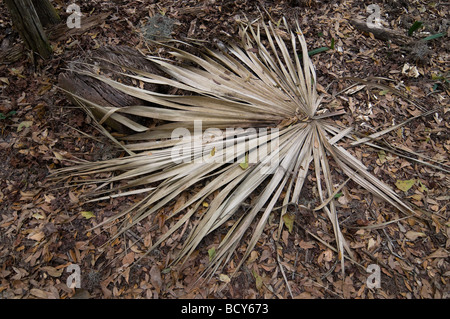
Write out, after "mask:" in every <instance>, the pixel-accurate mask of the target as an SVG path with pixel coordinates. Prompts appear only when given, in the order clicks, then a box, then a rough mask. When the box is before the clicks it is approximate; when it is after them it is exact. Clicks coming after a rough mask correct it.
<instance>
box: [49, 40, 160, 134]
mask: <svg viewBox="0 0 450 319" xmlns="http://www.w3.org/2000/svg"><path fill="white" fill-rule="evenodd" d="M108 61H110V62H108ZM117 64H119V65H126V66H128V67H134V68H136V69H139V70H141V71H146V72H151V73H154V74H158V73H160V71H159V69H157V68H156V67H155V66H154V65H153V64H152V62H150V61H149V60H147V59H146V58H145V57H144V56H143V55H142V54H141V53H140V52H138V51H136V50H135V49H132V48H130V47H126V46H108V47H103V48H100V49H98V50H96V51H93V52H91V53H90V54H89V56H88V57H83V58H81V59H79V60H77V61H72V62H70V63H69V70H68V71H67V72H64V73H61V74H60V75H59V79H58V82H59V84H58V85H59V86H60V87H61V88H62V89H64V90H66V91H68V92H70V93H72V94H74V95H77V96H79V97H81V98H84V99H86V100H89V101H91V102H94V103H96V104H98V105H101V106H103V107H116V108H121V107H126V106H131V105H145V104H148V103H147V102H145V101H142V100H140V99H138V98H135V97H132V96H131V95H128V94H125V93H123V92H121V91H119V90H116V89H114V88H113V87H111V86H109V85H108V84H105V83H104V82H101V81H98V80H96V79H94V78H92V77H90V76H86V75H82V74H80V73H78V72H76V71H82V70H85V71H91V72H95V73H97V72H101V73H102V74H104V75H107V76H109V77H111V78H113V79H116V80H117V79H118V77H120V76H119V75H118V74H117V73H116V72H114V71H119V72H123V71H124V70H123V69H121V68H120V67H119V66H118V65H117ZM121 80H122V78H121ZM146 89H149V90H152V91H156V92H161V87H160V86H159V85H156V84H146ZM68 97H69V98H70V99H71V101H72V102H73V103H74V104H76V105H79V106H81V105H80V103H82V102H80V101H79V100H77V99H76V98H74V97H73V96H72V95H70V94H68ZM84 106H87V107H89V105H87V104H86V103H84ZM90 109H91V111H92V112H93V115H94V116H95V117H96V118H97V119H98V120H100V119H101V118H102V117H103V115H104V114H100V113H99V112H97V111H95V109H94V108H91V107H90ZM127 117H128V118H130V119H132V120H136V118H135V117H134V116H132V115H127ZM105 124H106V125H108V126H110V127H112V128H113V129H115V130H116V131H119V132H122V133H129V132H130V130H129V129H128V128H127V127H125V126H124V125H123V124H121V123H119V122H117V121H115V120H114V119H112V118H108V119H107V120H106V121H105ZM140 124H146V123H140Z"/></svg>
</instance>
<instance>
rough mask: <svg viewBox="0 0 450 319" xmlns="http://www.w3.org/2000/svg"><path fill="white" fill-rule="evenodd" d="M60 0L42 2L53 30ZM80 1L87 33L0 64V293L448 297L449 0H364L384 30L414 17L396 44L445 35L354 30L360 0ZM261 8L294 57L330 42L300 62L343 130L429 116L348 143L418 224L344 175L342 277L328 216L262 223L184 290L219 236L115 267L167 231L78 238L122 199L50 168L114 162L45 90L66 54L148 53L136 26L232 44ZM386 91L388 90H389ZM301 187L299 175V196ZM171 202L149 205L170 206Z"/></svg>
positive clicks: (171, 245)
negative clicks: (297, 45)
mask: <svg viewBox="0 0 450 319" xmlns="http://www.w3.org/2000/svg"><path fill="white" fill-rule="evenodd" d="M72 2H73V1H72V0H70V1H63V0H59V1H53V3H54V4H55V6H56V7H57V9H58V11H59V12H60V14H61V17H62V19H63V21H66V20H65V19H67V18H68V16H69V13H66V7H67V6H68V5H69V4H70V3H72ZM76 2H78V1H76ZM79 2H80V3H79V4H80V6H81V12H82V13H83V14H84V15H85V16H94V15H97V14H100V13H105V12H109V13H110V14H109V15H108V16H107V17H106V19H105V20H104V21H100V22H99V23H98V24H97V25H96V26H94V27H92V28H90V29H89V30H87V31H86V32H83V33H81V34H76V33H74V34H70V33H68V34H67V36H66V37H62V38H60V40H55V41H53V42H52V46H53V49H54V54H53V55H52V57H51V58H50V59H48V60H46V61H42V60H41V59H39V58H38V57H37V58H35V59H32V55H31V54H30V53H28V52H26V51H24V54H23V56H22V57H21V58H20V59H19V60H18V61H15V62H14V63H8V64H5V63H3V64H0V299H1V298H7V299H12V298H62V299H69V298H98V299H103V298H165V299H170V298H229V299H234V298H244V299H250V298H265V299H272V298H283V299H284V298H290V297H291V296H293V297H294V298H324V299H326V298H375V299H381V298H389V299H396V298H401V299H414V298H425V299H430V298H450V295H449V292H450V267H449V261H450V260H449V257H450V253H449V251H450V250H449V249H450V230H449V229H450V215H449V209H448V204H449V199H450V196H449V174H448V171H449V165H450V162H449V157H448V155H449V152H450V139H449V124H448V117H449V114H450V113H449V112H448V111H449V103H448V102H449V80H450V78H449V75H450V73H449V71H450V69H449V41H448V37H449V36H450V34H449V32H450V29H449V26H450V24H449V23H450V21H449V20H448V15H447V14H446V12H447V13H448V10H449V8H448V2H446V3H443V2H442V3H441V2H439V1H421V0H419V1H403V0H382V1H381V0H374V1H372V2H373V4H377V5H378V7H379V8H380V19H381V23H382V24H383V25H384V26H385V27H387V28H390V29H393V30H396V31H399V32H401V33H402V34H404V35H407V34H408V30H409V29H410V28H411V26H412V25H413V23H414V22H415V21H422V22H423V26H422V27H421V28H420V29H418V30H417V31H415V32H414V33H413V34H412V35H411V36H410V38H411V41H413V40H414V39H416V40H417V39H420V38H424V37H426V36H429V35H432V34H437V33H445V35H444V36H442V37H439V38H436V39H433V40H429V41H426V42H424V43H423V42H422V43H419V42H417V45H413V46H410V47H409V48H404V47H402V46H400V45H397V44H395V43H394V41H392V42H389V41H383V40H379V39H376V38H375V37H374V36H373V34H367V33H364V32H361V31H359V30H357V29H356V28H355V27H353V26H352V25H351V24H350V20H351V19H353V18H359V19H361V20H364V21H366V20H367V19H368V17H369V15H370V13H369V12H368V11H367V9H366V4H367V2H361V1H354V0H349V1H338V0H323V1H315V0H290V1H288V0H286V1H283V0H279V1H269V0H267V1H264V0H260V1H247V0H238V1H226V0H204V1H193V0H192V1H189V0H182V1H169V0H161V1H120V0H114V1H113V0H110V1H99V0H95V1H83V2H82V3H81V1H79ZM260 11H261V12H267V13H270V15H271V16H272V18H273V19H274V21H279V19H280V18H281V17H282V16H285V17H286V18H287V20H288V22H289V23H293V22H294V21H295V19H298V21H299V24H300V27H301V28H302V31H303V32H304V34H305V37H306V39H307V42H308V46H309V49H314V48H321V47H330V49H329V50H327V51H325V52H322V53H319V54H315V55H313V56H312V60H313V62H314V64H315V66H316V70H317V75H318V83H319V84H320V85H319V90H320V91H321V93H323V94H325V95H326V97H327V98H329V99H330V100H331V102H330V103H336V104H337V105H340V106H342V108H344V109H345V110H346V111H347V115H346V116H344V118H343V121H344V122H345V124H350V125H354V126H357V127H358V129H359V130H360V131H363V132H366V133H373V132H375V131H379V130H381V129H385V128H389V127H390V126H392V125H394V124H398V123H400V122H402V121H404V120H405V119H407V118H410V117H413V116H416V115H420V114H421V113H422V112H423V111H424V110H426V111H427V110H433V109H435V108H438V107H441V108H440V109H439V110H438V111H436V112H434V113H432V114H430V115H428V116H421V117H417V118H416V119H414V120H412V121H410V122H408V123H407V124H405V125H404V126H402V127H401V128H399V129H397V130H395V131H392V132H390V133H388V134H386V135H384V136H383V142H384V143H385V144H384V145H386V147H389V149H390V150H391V151H387V150H386V151H383V150H380V149H375V148H371V147H368V146H361V147H356V148H354V149H353V150H352V152H353V153H354V154H356V156H357V157H358V158H359V159H361V161H363V163H364V164H365V165H366V166H368V167H369V168H370V170H371V171H372V172H373V173H374V174H375V175H376V176H377V177H379V178H380V179H381V180H383V181H384V182H385V183H386V184H388V185H390V186H391V187H392V188H393V189H394V190H395V191H396V192H397V193H398V194H399V195H400V196H401V197H402V198H404V199H405V200H407V201H409V202H410V203H412V204H413V205H414V206H415V207H416V208H417V209H418V210H420V211H421V212H422V213H423V214H422V215H423V216H424V218H421V219H418V218H412V217H410V218H405V216H403V215H402V214H400V213H399V212H398V211H396V210H395V209H394V208H392V207H390V206H389V205H386V204H384V203H382V202H380V201H379V200H377V199H376V198H373V197H372V196H368V195H367V193H366V192H365V191H363V190H361V189H360V188H358V187H356V185H355V184H352V183H351V182H350V183H348V185H347V186H346V188H345V189H344V190H343V193H342V194H341V195H342V196H341V197H339V198H338V202H339V205H340V214H341V215H340V217H339V218H340V224H341V226H342V230H343V234H344V236H345V238H346V240H347V241H348V242H349V245H350V247H351V248H352V250H353V251H354V255H355V257H354V258H355V261H354V262H351V261H350V260H347V261H346V273H345V277H342V274H341V271H340V267H339V265H338V260H337V256H336V253H335V252H334V250H333V249H334V235H333V232H332V228H331V226H330V223H329V222H328V220H327V218H326V217H325V215H324V214H322V213H321V212H320V211H318V212H316V211H313V210H304V211H303V210H300V211H299V212H298V214H297V215H296V216H297V219H296V223H295V224H294V228H293V230H292V232H289V231H288V230H287V229H285V230H284V231H283V233H282V236H281V237H282V241H281V242H280V243H277V244H276V245H278V246H275V244H274V243H273V240H272V236H271V234H272V233H273V231H274V230H276V229H277V227H278V222H277V218H273V219H271V220H270V222H269V224H268V225H267V226H266V231H265V232H264V234H263V236H262V238H261V239H260V241H259V242H258V245H257V246H256V248H255V250H254V252H252V253H251V255H250V258H249V260H248V261H247V262H246V263H245V264H244V266H243V267H242V268H241V269H240V270H239V271H238V272H237V274H236V275H235V276H234V277H233V278H231V281H229V276H230V275H231V273H232V271H233V267H235V266H236V264H237V263H238V261H239V257H240V256H242V249H241V248H238V250H237V252H236V256H235V260H231V261H230V264H229V265H227V267H225V269H223V270H222V272H221V273H217V274H216V275H215V276H213V277H212V278H211V280H209V281H206V282H203V283H201V284H198V282H197V281H196V279H197V278H198V276H199V274H201V272H202V270H203V269H204V268H205V265H206V264H207V263H208V261H209V257H208V249H210V248H211V247H213V245H214V243H217V242H218V237H219V236H223V233H220V231H218V232H217V233H213V234H211V235H209V236H208V238H206V240H205V242H204V243H203V244H202V245H201V246H200V247H199V249H198V250H197V251H196V252H195V253H194V254H193V255H192V257H191V258H190V259H189V260H188V262H187V263H186V264H185V265H184V266H183V267H182V268H176V269H171V268H168V265H169V263H170V261H171V256H172V255H171V251H172V250H173V249H176V248H177V247H179V246H180V245H181V243H180V242H179V241H178V239H179V238H170V239H169V240H168V241H166V242H165V243H164V244H163V245H162V246H161V248H160V249H158V251H156V252H155V253H153V254H151V255H149V256H147V257H146V258H145V259H142V260H141V261H139V262H138V263H137V264H133V267H130V264H132V263H133V262H134V261H136V260H138V259H139V257H140V256H141V255H142V254H143V252H144V251H145V248H146V247H149V245H150V244H151V243H152V242H153V241H155V240H156V239H157V237H158V234H160V233H161V232H164V230H165V229H167V225H164V223H165V222H164V219H163V218H162V217H161V216H164V213H165V212H161V214H160V215H158V216H160V218H159V219H157V220H145V221H143V222H142V223H141V225H140V226H139V227H137V228H136V229H134V230H133V231H129V232H127V233H126V234H125V235H124V236H121V237H119V238H117V239H116V240H115V241H114V242H113V243H110V244H108V245H103V244H105V243H107V240H108V239H109V238H110V237H111V236H112V235H114V233H115V232H117V227H116V226H112V227H106V228H103V229H96V230H93V231H91V230H89V229H90V228H91V227H92V226H93V225H96V224H98V223H99V222H101V221H102V220H103V219H104V218H106V217H108V216H111V215H112V214H113V213H115V212H118V211H120V210H123V209H125V208H126V207H128V206H129V205H130V204H131V203H132V202H133V200H134V198H133V197H131V198H127V199H114V200H110V201H107V202H100V203H97V204H96V205H93V204H84V203H83V202H82V200H80V197H81V195H82V194H83V192H86V191H87V190H86V189H83V188H65V187H62V185H59V186H58V185H54V184H51V183H50V182H49V181H48V180H47V177H48V175H49V172H51V170H53V169H55V168H59V167H63V166H64V165H66V163H68V162H67V160H70V159H71V158H79V159H84V160H98V159H103V158H108V157H110V156H113V155H115V154H117V153H118V151H117V150H116V149H114V148H113V146H112V145H111V143H110V142H109V141H108V139H107V138H106V137H104V136H103V135H102V134H101V133H100V132H98V130H96V129H95V127H94V126H93V125H92V124H91V121H90V119H89V117H88V116H86V114H85V113H84V112H83V111H81V110H80V109H78V108H77V107H75V106H73V104H72V103H71V102H70V101H69V100H68V99H67V98H66V96H65V94H64V93H63V92H61V91H60V90H59V89H58V88H57V87H56V85H57V84H58V75H59V74H60V73H61V72H63V71H64V68H65V67H66V66H67V64H68V62H69V61H71V60H73V59H76V58H78V57H80V56H81V55H84V54H88V53H89V52H90V51H93V50H96V49H98V48H99V47H102V46H106V45H126V46H130V47H133V48H137V49H140V50H141V51H142V52H144V53H153V52H151V51H152V50H155V52H156V50H157V48H155V47H154V46H149V45H148V44H147V43H146V42H145V41H143V30H144V28H143V26H145V25H147V26H148V25H149V24H151V22H152V21H154V20H151V19H150V17H164V18H165V19H167V20H165V21H169V22H170V23H167V24H166V25H164V26H163V28H162V29H161V32H163V33H165V34H167V35H169V36H171V37H173V38H174V39H180V40H183V41H186V39H188V38H194V39H197V40H201V41H204V42H203V43H205V46H207V47H211V48H213V49H214V48H215V46H216V45H217V43H219V42H220V41H222V42H226V41H228V40H230V39H231V38H232V37H233V36H236V34H237V30H238V28H237V23H236V21H237V20H238V19H243V18H244V17H247V18H249V19H252V18H255V17H258V16H259V14H260ZM0 30H1V32H0V47H1V48H2V50H6V49H8V48H9V47H11V46H13V45H15V44H17V43H20V39H19V37H18V34H17V33H16V32H15V31H13V29H12V24H11V21H10V18H9V15H8V12H7V10H6V8H5V5H4V3H2V2H0ZM331 47H332V48H331ZM349 77H354V78H361V79H365V80H367V81H369V82H372V83H377V84H383V85H385V86H386V88H385V89H383V88H380V86H378V87H376V86H374V85H361V84H360V85H359V86H356V87H352V88H351V89H349V88H350V87H351V85H352V84H355V83H356V82H354V81H351V80H350V79H348V78H349ZM366 84H367V83H366ZM394 88H395V89H396V90H397V91H399V92H401V94H402V95H403V96H399V95H398V94H394V93H393V92H394V91H393V89H394ZM85 133H86V134H85ZM411 152H414V154H413V153H411ZM411 154H413V155H411ZM404 155H407V156H409V157H412V158H413V159H408V158H406V157H405V156H404ZM415 159H420V160H423V161H424V162H427V163H431V164H433V165H434V166H435V167H432V166H429V165H424V164H421V163H420V162H418V161H417V160H415ZM312 184H313V183H312V180H311V176H310V177H309V179H308V181H307V186H308V185H309V189H310V190H311V191H310V194H309V195H310V197H311V198H312V197H313V196H314V193H313V191H312ZM188 195H189V194H188V193H186V196H188ZM185 200H186V198H180V199H179V200H178V201H175V202H173V203H171V204H170V205H168V206H167V207H166V208H165V209H164V210H165V211H166V212H170V211H171V210H172V209H173V207H174V205H180V203H181V202H183V201H185ZM308 200H309V199H308ZM274 214H275V215H276V212H274ZM390 221H391V223H387V222H390ZM384 223H386V224H384ZM154 225H157V227H154ZM377 225H378V227H376V226H377ZM317 238H319V239H320V240H318V239H317ZM248 239H249V238H244V241H246V240H248ZM243 244H244V243H243ZM242 247H245V245H243V246H242ZM72 264H75V265H78V266H79V267H80V268H79V269H80V271H81V278H80V279H81V288H77V289H74V288H69V287H68V286H67V282H68V280H69V279H71V278H72V277H69V276H71V275H72V271H68V270H69V269H68V267H69V266H70V265H72ZM370 265H376V266H378V267H379V269H380V280H379V281H378V282H377V281H371V280H372V279H371V278H374V277H370V276H371V273H370V272H368V271H367V269H368V267H369V266H370ZM369 269H370V267H369ZM375 269H378V268H375ZM284 275H285V276H284ZM374 282H375V283H379V284H380V285H379V287H373V285H371V283H374Z"/></svg>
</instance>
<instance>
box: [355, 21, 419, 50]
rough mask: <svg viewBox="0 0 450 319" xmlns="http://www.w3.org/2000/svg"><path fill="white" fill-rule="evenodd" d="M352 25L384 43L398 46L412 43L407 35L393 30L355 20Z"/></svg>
mask: <svg viewBox="0 0 450 319" xmlns="http://www.w3.org/2000/svg"><path fill="white" fill-rule="evenodd" d="M350 23H351V24H352V25H353V26H354V27H355V28H357V29H358V30H360V31H363V32H368V33H372V34H373V35H374V37H375V38H377V39H380V40H383V41H392V42H393V43H395V44H397V45H401V46H403V45H407V44H409V43H410V42H411V39H410V38H408V37H407V36H406V35H404V34H402V33H400V32H398V31H395V30H391V29H387V28H384V27H375V26H371V25H369V24H368V23H367V22H366V21H362V20H358V19H353V20H350Z"/></svg>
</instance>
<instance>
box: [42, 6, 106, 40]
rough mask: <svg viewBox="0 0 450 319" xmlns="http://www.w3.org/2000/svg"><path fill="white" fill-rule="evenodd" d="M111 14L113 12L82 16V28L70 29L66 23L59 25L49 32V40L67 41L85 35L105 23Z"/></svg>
mask: <svg viewBox="0 0 450 319" xmlns="http://www.w3.org/2000/svg"><path fill="white" fill-rule="evenodd" d="M110 14H111V12H104V13H100V14H96V15H92V16H85V15H82V16H81V22H80V28H73V29H69V27H67V24H66V23H65V22H64V23H61V24H59V25H56V26H54V27H51V28H50V29H49V30H48V38H49V39H50V41H61V40H64V39H67V38H68V37H70V36H75V35H79V34H83V33H84V32H86V31H88V30H90V29H92V28H93V27H96V26H98V25H100V24H102V23H103V22H105V19H106V18H107V17H108V16H109V15H110Z"/></svg>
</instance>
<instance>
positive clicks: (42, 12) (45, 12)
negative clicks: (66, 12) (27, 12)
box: [32, 0, 61, 27]
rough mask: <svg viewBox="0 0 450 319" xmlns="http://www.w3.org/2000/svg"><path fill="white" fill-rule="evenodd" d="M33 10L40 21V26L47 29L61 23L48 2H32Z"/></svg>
mask: <svg viewBox="0 0 450 319" xmlns="http://www.w3.org/2000/svg"><path fill="white" fill-rule="evenodd" d="M32 1H33V6H34V9H35V10H36V13H37V15H38V17H39V20H40V21H41V24H42V26H44V27H47V26H49V25H52V24H57V23H59V22H61V18H60V17H59V15H58V13H57V12H56V9H55V7H54V6H53V5H52V4H51V3H50V1H49V0H32Z"/></svg>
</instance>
